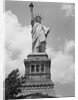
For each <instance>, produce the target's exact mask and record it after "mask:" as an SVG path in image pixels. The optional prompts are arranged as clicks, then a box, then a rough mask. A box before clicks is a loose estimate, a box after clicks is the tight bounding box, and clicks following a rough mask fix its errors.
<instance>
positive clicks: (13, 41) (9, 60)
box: [5, 11, 75, 84]
mask: <svg viewBox="0 0 78 100" xmlns="http://www.w3.org/2000/svg"><path fill="white" fill-rule="evenodd" d="M31 46H32V38H31V26H30V25H29V26H24V27H23V26H22V25H21V24H20V23H19V21H18V18H17V16H16V15H14V14H12V12H11V11H7V12H6V13H5V75H6V76H7V75H8V74H9V73H10V72H11V71H12V70H13V69H16V68H19V70H20V73H21V75H23V74H24V73H25V66H24V62H23V61H24V59H25V58H27V55H28V54H29V53H31ZM74 48H75V43H74V40H70V41H65V45H64V48H63V50H62V49H60V50H59V51H55V50H54V48H51V47H47V50H46V51H47V53H48V55H49V57H50V58H51V60H52V61H51V78H52V80H53V81H54V82H58V83H60V84H64V83H70V82H73V81H74V77H75V76H74V75H75V74H74V73H75V62H74V55H73V54H72V53H73V52H72V51H74ZM70 52H71V53H70Z"/></svg>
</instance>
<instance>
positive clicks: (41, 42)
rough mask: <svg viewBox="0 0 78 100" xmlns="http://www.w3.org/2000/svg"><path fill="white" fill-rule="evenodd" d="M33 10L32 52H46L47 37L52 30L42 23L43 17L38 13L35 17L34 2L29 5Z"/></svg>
mask: <svg viewBox="0 0 78 100" xmlns="http://www.w3.org/2000/svg"><path fill="white" fill-rule="evenodd" d="M29 7H30V11H31V25H32V31H31V33H32V52H33V53H39V52H41V53H45V49H46V38H47V35H48V33H49V31H50V29H49V28H46V27H45V26H43V25H42V24H41V20H42V17H41V16H40V15H37V16H35V17H34V13H33V7H34V5H33V3H30V5H29Z"/></svg>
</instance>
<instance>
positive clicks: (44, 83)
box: [21, 53, 55, 96]
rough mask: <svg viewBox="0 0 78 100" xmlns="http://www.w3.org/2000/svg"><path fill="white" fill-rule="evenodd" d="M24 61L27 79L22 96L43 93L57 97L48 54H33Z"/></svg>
mask: <svg viewBox="0 0 78 100" xmlns="http://www.w3.org/2000/svg"><path fill="white" fill-rule="evenodd" d="M27 58H28V59H24V64H25V79H26V82H25V83H24V84H23V85H22V87H21V89H22V93H21V95H28V94H33V93H42V94H44V95H50V96H55V91H54V83H53V82H52V80H51V74H50V65H51V59H49V58H48V55H47V54H46V53H32V54H29V55H28V56H27Z"/></svg>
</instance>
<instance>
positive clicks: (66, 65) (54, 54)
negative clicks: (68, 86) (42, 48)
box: [47, 40, 75, 84]
mask: <svg viewBox="0 0 78 100" xmlns="http://www.w3.org/2000/svg"><path fill="white" fill-rule="evenodd" d="M74 49H75V45H74V41H73V40H70V41H66V43H65V45H64V48H63V50H59V51H55V50H54V49H52V48H49V49H48V48H47V53H48V54H49V57H50V58H51V78H52V80H53V81H54V82H58V83H60V84H65V83H71V82H74V78H75V62H74V55H73V54H72V51H73V50H74ZM70 52H71V53H70Z"/></svg>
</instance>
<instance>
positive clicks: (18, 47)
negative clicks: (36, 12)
mask: <svg viewBox="0 0 78 100" xmlns="http://www.w3.org/2000/svg"><path fill="white" fill-rule="evenodd" d="M31 42H32V40H31V26H30V25H29V26H24V27H22V25H21V24H20V23H19V21H18V18H17V16H15V15H14V14H12V12H11V11H7V12H6V13H5V57H6V59H5V63H6V64H5V66H6V67H5V71H6V75H8V74H9V73H10V72H11V71H12V70H13V69H15V68H19V69H20V70H22V73H24V72H23V71H24V65H23V60H24V58H26V57H27V54H28V53H31V44H32V43H31Z"/></svg>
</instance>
